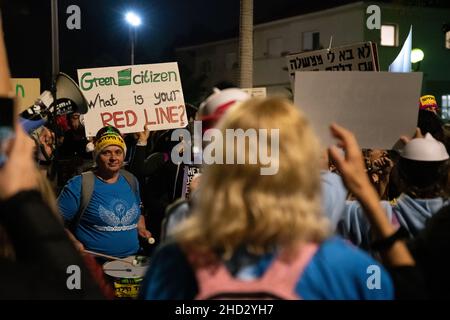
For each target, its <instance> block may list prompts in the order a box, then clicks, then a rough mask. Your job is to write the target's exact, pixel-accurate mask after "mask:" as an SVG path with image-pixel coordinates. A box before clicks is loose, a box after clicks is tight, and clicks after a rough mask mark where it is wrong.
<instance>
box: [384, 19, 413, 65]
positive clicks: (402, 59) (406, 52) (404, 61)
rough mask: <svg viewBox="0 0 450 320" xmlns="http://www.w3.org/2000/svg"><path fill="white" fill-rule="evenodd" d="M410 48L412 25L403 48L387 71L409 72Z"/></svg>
mask: <svg viewBox="0 0 450 320" xmlns="http://www.w3.org/2000/svg"><path fill="white" fill-rule="evenodd" d="M411 50H412V26H411V27H410V28H409V34H408V37H407V38H406V40H405V43H404V44H403V48H402V50H401V51H400V53H399V54H398V56H397V58H395V60H394V62H392V64H391V65H390V66H389V72H411Z"/></svg>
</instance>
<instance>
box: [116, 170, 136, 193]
mask: <svg viewBox="0 0 450 320" xmlns="http://www.w3.org/2000/svg"><path fill="white" fill-rule="evenodd" d="M120 174H121V175H122V176H123V177H124V178H125V180H127V182H128V184H129V185H130V187H131V190H133V193H136V192H137V189H138V185H137V182H136V178H135V176H134V175H133V174H132V173H131V172H129V171H127V170H124V169H121V170H120Z"/></svg>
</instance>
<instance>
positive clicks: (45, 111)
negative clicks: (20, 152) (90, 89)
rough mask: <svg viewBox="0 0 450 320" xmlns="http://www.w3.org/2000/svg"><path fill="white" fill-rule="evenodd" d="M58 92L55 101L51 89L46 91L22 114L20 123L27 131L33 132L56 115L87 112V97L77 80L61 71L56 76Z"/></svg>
mask: <svg viewBox="0 0 450 320" xmlns="http://www.w3.org/2000/svg"><path fill="white" fill-rule="evenodd" d="M56 93H57V95H56V101H55V99H54V97H53V95H52V93H51V92H50V91H48V90H46V91H44V92H43V93H42V94H41V95H40V97H39V98H38V99H37V100H36V102H35V103H34V105H32V106H31V107H29V108H28V109H26V110H25V111H23V112H22V113H21V114H20V123H21V124H22V127H23V128H24V130H25V131H26V132H28V133H31V132H32V131H34V130H35V129H37V128H39V127H40V126H42V125H44V124H46V123H47V122H48V120H49V118H50V117H52V116H54V115H56V116H59V115H63V114H67V113H74V112H76V113H81V114H85V113H86V112H87V110H88V107H87V106H88V103H87V100H86V98H85V97H84V95H83V93H82V92H81V90H80V89H79V88H78V86H77V84H76V83H75V81H73V80H72V79H71V78H70V77H69V76H68V75H66V74H65V73H59V74H58V76H57V77H56Z"/></svg>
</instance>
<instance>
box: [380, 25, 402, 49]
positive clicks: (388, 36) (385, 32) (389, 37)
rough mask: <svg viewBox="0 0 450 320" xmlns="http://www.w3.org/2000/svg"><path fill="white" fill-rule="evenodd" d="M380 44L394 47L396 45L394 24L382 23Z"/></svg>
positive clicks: (395, 27)
mask: <svg viewBox="0 0 450 320" xmlns="http://www.w3.org/2000/svg"><path fill="white" fill-rule="evenodd" d="M381 45H382V46H386V47H396V46H397V45H398V44H397V26H396V25H393V24H384V25H382V26H381Z"/></svg>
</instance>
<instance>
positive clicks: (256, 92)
mask: <svg viewBox="0 0 450 320" xmlns="http://www.w3.org/2000/svg"><path fill="white" fill-rule="evenodd" d="M242 91H244V92H246V93H248V94H249V95H250V96H251V97H252V98H255V97H258V98H265V97H267V89H266V88H265V87H261V88H245V89H242Z"/></svg>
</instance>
